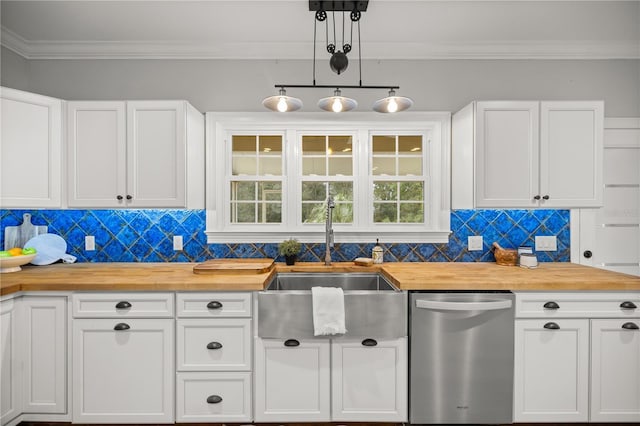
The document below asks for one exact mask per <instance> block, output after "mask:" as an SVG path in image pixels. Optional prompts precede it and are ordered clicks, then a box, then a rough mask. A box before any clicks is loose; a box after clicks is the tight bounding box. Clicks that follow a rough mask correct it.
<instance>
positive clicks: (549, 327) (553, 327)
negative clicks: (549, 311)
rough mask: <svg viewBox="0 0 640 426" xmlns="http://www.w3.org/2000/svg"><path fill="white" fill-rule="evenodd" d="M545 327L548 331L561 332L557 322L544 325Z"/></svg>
mask: <svg viewBox="0 0 640 426" xmlns="http://www.w3.org/2000/svg"><path fill="white" fill-rule="evenodd" d="M543 327H544V328H546V329H547V330H560V326H559V325H558V324H556V323H555V322H548V323H546V324H545V325H543Z"/></svg>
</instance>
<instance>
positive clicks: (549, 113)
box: [540, 102, 604, 208]
mask: <svg viewBox="0 0 640 426" xmlns="http://www.w3.org/2000/svg"><path fill="white" fill-rule="evenodd" d="M540 112H541V117H540V195H541V196H542V200H541V202H540V206H541V207H547V208H555V207H599V206H602V182H603V179H602V164H603V146H602V137H603V132H604V130H603V122H604V106H603V103H602V102H542V103H541V104H540ZM547 197H548V198H547Z"/></svg>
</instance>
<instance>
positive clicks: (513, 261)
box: [492, 243, 518, 266]
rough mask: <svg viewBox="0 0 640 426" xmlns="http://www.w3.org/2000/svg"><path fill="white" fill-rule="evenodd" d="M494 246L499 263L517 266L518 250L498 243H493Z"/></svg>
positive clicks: (494, 252) (494, 253)
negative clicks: (503, 246) (506, 247)
mask: <svg viewBox="0 0 640 426" xmlns="http://www.w3.org/2000/svg"><path fill="white" fill-rule="evenodd" d="M492 247H493V255H494V256H495V258H496V263H497V264H498V265H501V266H516V265H517V264H518V250H514V249H504V248H502V247H500V244H498V243H493V245H492Z"/></svg>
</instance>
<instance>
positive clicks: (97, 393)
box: [73, 319, 175, 423]
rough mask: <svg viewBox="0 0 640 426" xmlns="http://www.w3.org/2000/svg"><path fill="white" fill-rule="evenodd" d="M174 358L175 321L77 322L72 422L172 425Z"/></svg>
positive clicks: (75, 323)
mask: <svg viewBox="0 0 640 426" xmlns="http://www.w3.org/2000/svg"><path fill="white" fill-rule="evenodd" d="M127 327H128V328H127ZM173 353H174V339H173V320H170V319H120V320H118V319H80V320H74V322H73V422H74V423H173V421H174V419H173V406H174V377H175V372H174V361H173Z"/></svg>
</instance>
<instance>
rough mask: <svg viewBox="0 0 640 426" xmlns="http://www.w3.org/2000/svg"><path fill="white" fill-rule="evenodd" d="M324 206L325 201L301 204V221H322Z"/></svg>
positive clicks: (323, 219) (325, 206) (324, 213)
mask: <svg viewBox="0 0 640 426" xmlns="http://www.w3.org/2000/svg"><path fill="white" fill-rule="evenodd" d="M326 208H327V205H326V203H304V204H302V223H324V221H325V218H326Z"/></svg>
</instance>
